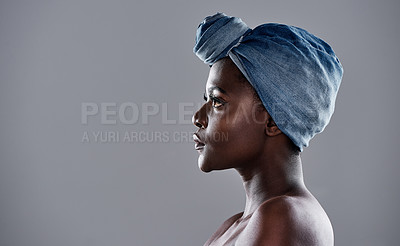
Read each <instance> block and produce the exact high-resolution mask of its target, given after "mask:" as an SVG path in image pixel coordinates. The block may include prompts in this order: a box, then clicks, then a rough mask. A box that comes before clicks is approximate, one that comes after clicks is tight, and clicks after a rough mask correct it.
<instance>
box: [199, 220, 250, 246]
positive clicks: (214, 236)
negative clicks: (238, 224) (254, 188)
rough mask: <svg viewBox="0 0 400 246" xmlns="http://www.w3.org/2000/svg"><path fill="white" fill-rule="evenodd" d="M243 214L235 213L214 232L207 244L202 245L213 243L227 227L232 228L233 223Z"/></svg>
mask: <svg viewBox="0 0 400 246" xmlns="http://www.w3.org/2000/svg"><path fill="white" fill-rule="evenodd" d="M242 215H243V212H240V213H237V214H235V215H233V216H232V217H230V218H229V219H227V220H225V221H224V223H222V225H221V226H220V227H219V228H218V229H217V231H216V232H214V234H213V235H212V236H211V237H210V238H209V239H208V240H207V242H206V243H205V244H204V245H209V244H210V243H211V242H212V241H214V240H215V239H216V238H218V237H219V236H220V235H222V234H223V233H224V232H225V231H226V230H228V229H229V227H231V226H232V224H233V223H235V221H236V220H238V219H239V218H240V217H242Z"/></svg>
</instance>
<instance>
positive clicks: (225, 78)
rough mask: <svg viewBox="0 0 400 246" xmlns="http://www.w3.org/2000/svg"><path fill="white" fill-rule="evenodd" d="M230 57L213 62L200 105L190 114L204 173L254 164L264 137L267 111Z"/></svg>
mask: <svg viewBox="0 0 400 246" xmlns="http://www.w3.org/2000/svg"><path fill="white" fill-rule="evenodd" d="M241 78H242V76H241V72H240V70H239V69H238V68H237V67H236V65H235V64H234V63H233V62H232V61H231V60H230V58H223V59H221V60H219V61H218V62H216V63H214V64H213V66H212V67H211V69H210V73H209V76H208V80H207V84H206V88H205V95H204V100H205V103H204V104H203V106H202V107H201V108H200V109H199V110H198V111H197V112H196V113H195V114H194V115H193V119H192V120H193V123H194V124H195V125H196V126H197V127H198V131H197V132H196V133H195V135H194V140H195V143H196V149H197V151H198V152H199V154H200V156H199V159H198V165H199V168H200V169H201V170H202V171H204V172H210V171H212V170H222V169H227V168H243V167H246V164H248V165H250V164H249V163H256V162H257V158H259V157H260V156H261V155H262V152H263V150H264V148H263V147H264V143H265V140H266V134H265V122H266V120H267V117H268V113H267V112H266V111H265V110H260V105H259V104H260V102H259V101H258V102H257V100H255V97H254V91H253V89H252V87H251V86H250V85H249V84H248V82H247V81H246V80H243V79H241Z"/></svg>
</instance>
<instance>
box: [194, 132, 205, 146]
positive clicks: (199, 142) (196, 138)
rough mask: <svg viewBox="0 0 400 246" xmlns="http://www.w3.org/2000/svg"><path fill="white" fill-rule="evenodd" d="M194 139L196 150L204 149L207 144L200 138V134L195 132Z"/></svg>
mask: <svg viewBox="0 0 400 246" xmlns="http://www.w3.org/2000/svg"><path fill="white" fill-rule="evenodd" d="M193 140H194V142H195V145H194V148H195V149H196V150H202V149H204V146H205V144H204V143H203V141H202V140H201V139H200V137H199V135H197V133H195V134H193Z"/></svg>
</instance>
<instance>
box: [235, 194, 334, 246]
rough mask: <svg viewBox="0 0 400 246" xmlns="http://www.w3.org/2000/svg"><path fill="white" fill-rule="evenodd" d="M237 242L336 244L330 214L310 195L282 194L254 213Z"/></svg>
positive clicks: (309, 244)
mask: <svg viewBox="0 0 400 246" xmlns="http://www.w3.org/2000/svg"><path fill="white" fill-rule="evenodd" d="M236 245H238V246H239V245H247V246H248V245H307V246H312V245H321V246H324V245H327V246H328V245H329V246H331V245H333V230H332V226H331V223H330V221H329V218H328V216H327V215H326V213H325V211H324V210H323V208H322V207H321V206H320V204H319V203H318V201H317V200H316V199H315V198H314V197H313V196H312V195H311V194H310V195H301V196H287V195H284V196H279V197H276V198H273V199H270V200H268V201H266V202H264V203H263V204H262V205H261V206H260V207H259V208H258V209H257V210H256V211H255V212H254V214H253V215H252V217H251V219H250V221H249V223H248V225H247V226H246V229H245V230H244V231H243V233H242V234H241V236H240V237H239V238H238V241H237V242H236Z"/></svg>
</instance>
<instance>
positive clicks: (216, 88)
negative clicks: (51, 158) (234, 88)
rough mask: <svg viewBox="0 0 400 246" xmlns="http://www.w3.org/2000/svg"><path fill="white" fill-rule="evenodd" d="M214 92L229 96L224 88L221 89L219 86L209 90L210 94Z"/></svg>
mask: <svg viewBox="0 0 400 246" xmlns="http://www.w3.org/2000/svg"><path fill="white" fill-rule="evenodd" d="M213 90H218V91H220V92H221V93H223V94H225V95H228V93H227V92H226V91H225V90H224V89H222V88H220V87H218V86H211V87H210V88H208V94H211V93H212V92H213Z"/></svg>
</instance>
